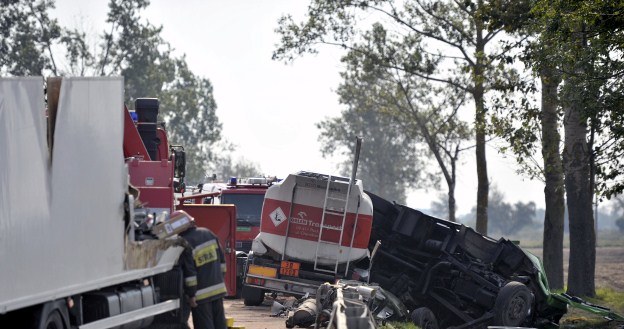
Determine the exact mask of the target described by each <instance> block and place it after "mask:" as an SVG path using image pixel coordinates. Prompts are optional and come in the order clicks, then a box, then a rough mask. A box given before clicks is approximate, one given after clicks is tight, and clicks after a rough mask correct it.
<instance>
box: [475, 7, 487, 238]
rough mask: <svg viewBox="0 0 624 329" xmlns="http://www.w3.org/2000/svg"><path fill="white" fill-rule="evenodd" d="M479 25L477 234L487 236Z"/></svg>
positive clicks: (482, 47)
mask: <svg viewBox="0 0 624 329" xmlns="http://www.w3.org/2000/svg"><path fill="white" fill-rule="evenodd" d="M475 21H476V23H477V29H476V32H477V43H476V47H475V49H476V64H475V67H474V77H473V79H474V92H473V96H474V101H475V108H476V113H475V132H476V157H477V227H476V229H477V232H479V233H481V234H484V235H487V231H488V214H487V208H488V194H489V188H490V183H489V181H488V174H487V160H486V157H485V133H486V132H485V128H486V124H487V123H486V121H485V102H484V100H483V95H484V94H485V88H484V86H483V81H484V80H485V77H484V76H483V75H484V74H483V73H484V72H483V71H484V65H483V60H484V59H483V53H484V50H485V42H484V40H483V30H482V27H483V23H482V22H481V21H480V20H479V19H475Z"/></svg>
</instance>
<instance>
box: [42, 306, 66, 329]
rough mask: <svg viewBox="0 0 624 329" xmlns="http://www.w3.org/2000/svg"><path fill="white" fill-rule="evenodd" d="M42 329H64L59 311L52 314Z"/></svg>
mask: <svg viewBox="0 0 624 329" xmlns="http://www.w3.org/2000/svg"><path fill="white" fill-rule="evenodd" d="M41 328H44V329H64V328H65V325H63V319H62V318H61V314H60V313H59V312H58V311H57V310H54V311H52V312H50V314H48V317H47V318H46V320H45V322H44V323H43V326H42V327H41Z"/></svg>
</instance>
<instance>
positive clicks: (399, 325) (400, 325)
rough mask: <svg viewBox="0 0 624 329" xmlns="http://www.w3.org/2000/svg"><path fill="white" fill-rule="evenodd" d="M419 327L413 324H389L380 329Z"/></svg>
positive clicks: (416, 328)
mask: <svg viewBox="0 0 624 329" xmlns="http://www.w3.org/2000/svg"><path fill="white" fill-rule="evenodd" d="M419 328H420V327H418V326H417V325H415V324H413V323H412V322H389V323H386V324H385V325H383V326H381V327H379V329H419Z"/></svg>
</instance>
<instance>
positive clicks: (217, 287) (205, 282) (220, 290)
mask: <svg viewBox="0 0 624 329" xmlns="http://www.w3.org/2000/svg"><path fill="white" fill-rule="evenodd" d="M180 236H181V237H183V238H184V239H185V240H186V241H188V243H189V244H190V245H191V248H185V249H184V252H182V256H181V258H180V261H181V265H182V272H183V275H184V292H185V293H186V295H188V296H189V297H193V296H195V300H196V302H197V303H198V304H199V303H205V302H210V301H213V300H216V299H219V298H221V297H223V296H225V293H226V289H225V283H224V282H223V272H225V258H224V257H223V252H222V251H221V248H220V247H219V240H218V239H217V237H216V236H215V235H214V233H212V232H211V231H210V230H208V229H206V228H203V227H199V228H197V227H191V228H189V229H187V230H186V231H184V232H182V233H180Z"/></svg>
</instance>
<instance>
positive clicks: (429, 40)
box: [273, 0, 513, 233]
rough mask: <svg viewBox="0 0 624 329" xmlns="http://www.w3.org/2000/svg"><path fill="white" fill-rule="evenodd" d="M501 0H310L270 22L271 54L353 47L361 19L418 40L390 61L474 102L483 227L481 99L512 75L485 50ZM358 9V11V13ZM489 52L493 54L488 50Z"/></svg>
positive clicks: (483, 226)
mask: <svg viewBox="0 0 624 329" xmlns="http://www.w3.org/2000/svg"><path fill="white" fill-rule="evenodd" d="M505 4H506V2H500V1H492V3H490V2H488V1H485V0H477V1H427V0H411V1H404V2H401V5H402V7H401V8H397V5H395V3H394V1H391V0H387V1H383V0H378V1H330V0H314V1H312V4H311V5H310V6H309V8H308V13H307V18H306V21H304V22H302V23H295V22H294V21H293V19H292V17H290V16H284V17H282V18H281V20H280V26H279V28H278V29H277V31H278V33H280V34H281V36H282V39H281V44H280V45H279V46H278V48H277V49H276V50H275V52H274V54H273V57H274V58H275V59H282V60H287V61H288V60H293V59H294V58H295V57H296V56H298V55H302V54H304V53H314V52H316V51H318V49H317V46H318V45H319V44H330V45H337V46H342V47H346V48H348V49H353V48H354V41H353V40H354V39H357V37H358V36H361V35H362V32H361V31H360V30H359V28H360V27H361V26H362V25H363V24H365V21H371V20H375V19H377V20H378V22H377V23H378V24H381V25H383V26H384V27H386V28H385V29H386V30H388V31H391V33H389V35H390V37H393V38H395V39H396V40H400V42H396V43H395V45H394V46H397V45H400V44H402V45H404V46H405V47H406V48H414V47H419V48H420V49H422V50H423V51H421V52H418V53H413V56H411V57H408V58H406V61H404V62H402V63H400V65H396V66H395V69H397V70H401V71H403V72H404V73H405V74H410V75H412V76H413V77H417V78H419V79H423V80H428V81H432V82H436V83H440V84H441V85H444V86H447V87H449V88H454V89H455V90H462V91H463V92H465V93H467V94H468V95H469V96H471V98H472V100H473V102H474V108H475V112H474V128H475V129H474V132H475V140H476V148H475V150H476V159H477V177H478V187H477V230H478V231H479V232H482V233H487V203H488V174H487V161H486V154H485V143H486V128H487V126H488V123H487V120H486V102H485V95H486V93H487V92H488V91H489V90H491V89H492V88H500V87H506V86H507V85H508V84H509V83H512V82H513V79H509V78H511V76H510V74H509V72H510V71H509V70H507V69H505V65H504V64H503V63H502V62H500V61H498V60H497V58H499V57H497V56H492V55H493V54H492V53H490V52H489V51H488V50H486V46H488V45H490V44H491V43H492V42H493V40H495V38H496V36H497V35H498V33H499V32H500V31H502V28H500V27H494V26H490V25H489V23H488V19H489V17H492V16H494V13H497V14H501V13H504V12H505V6H504V5H505ZM359 14H363V15H359ZM495 55H497V54H495ZM370 65H377V66H385V65H388V63H387V62H385V61H384V58H375V57H373V56H371V60H370Z"/></svg>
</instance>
